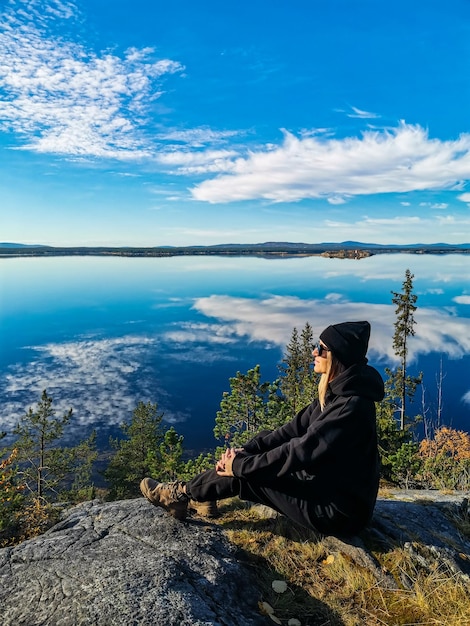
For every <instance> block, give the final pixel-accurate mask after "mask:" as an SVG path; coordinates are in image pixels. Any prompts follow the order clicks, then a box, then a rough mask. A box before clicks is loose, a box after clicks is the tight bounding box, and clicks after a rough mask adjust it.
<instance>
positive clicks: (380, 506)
mask: <svg viewBox="0 0 470 626" xmlns="http://www.w3.org/2000/svg"><path fill="white" fill-rule="evenodd" d="M468 496H469V494H461V493H459V494H450V495H449V494H448V495H444V494H441V493H438V492H423V491H418V492H405V491H396V492H392V491H391V492H389V493H388V497H387V498H384V497H383V498H381V499H379V501H378V503H377V507H376V511H375V514H374V518H373V520H372V523H371V525H370V527H369V528H368V529H367V530H366V531H364V532H363V533H361V535H360V536H358V537H354V538H352V539H343V540H340V539H338V538H334V537H323V538H319V540H320V539H321V541H323V542H324V543H325V544H326V546H327V548H328V550H329V551H330V552H331V553H335V552H340V553H343V554H347V555H348V556H349V558H350V559H352V560H353V561H354V562H355V563H356V564H357V566H358V567H361V568H364V567H365V568H367V569H369V570H370V571H372V572H373V573H374V576H375V578H376V580H377V581H378V582H379V584H380V585H383V586H387V587H389V588H398V587H405V588H406V587H407V586H409V587H410V588H411V586H412V583H413V581H411V580H408V579H407V578H406V575H405V574H403V575H402V578H401V579H400V580H397V579H396V578H394V577H392V575H391V574H389V573H387V572H385V571H384V570H383V568H382V567H381V566H380V564H379V562H378V560H377V558H376V557H377V553H378V552H380V551H382V552H387V551H389V550H393V549H395V548H396V547H397V546H399V547H402V548H404V549H405V550H406V551H407V552H408V553H409V555H410V556H411V558H412V559H413V561H414V562H415V563H416V567H417V568H419V569H421V570H422V569H428V570H429V571H433V569H434V571H435V568H436V566H438V567H439V568H440V570H441V571H444V570H447V571H449V572H451V573H452V574H453V575H454V576H458V577H461V578H462V579H463V580H465V581H467V582H469V581H470V540H469V535H468V530H469V528H470V511H469V507H468V502H469V500H468ZM267 511H268V512H266V511H264V512H263V511H262V512H261V514H269V511H270V510H269V509H267ZM259 599H260V591H259V589H258V588H257V581H256V579H255V577H254V574H253V572H252V571H251V569H250V567H249V566H248V564H246V563H245V562H244V561H243V555H242V554H241V553H239V552H237V550H236V549H235V548H234V547H233V546H231V544H230V543H229V542H228V541H227V539H226V537H225V535H224V532H223V530H222V528H221V527H220V526H218V525H217V524H212V523H205V522H204V521H202V520H197V519H191V520H189V521H188V522H185V523H181V522H178V521H176V520H174V519H173V518H172V517H170V516H169V515H167V514H166V513H164V512H163V511H162V510H160V509H155V508H154V507H152V506H151V505H149V504H148V503H147V502H146V501H145V500H143V499H138V500H125V501H121V502H112V503H100V502H88V503H84V504H82V505H79V506H77V507H75V508H73V509H71V510H70V511H69V512H68V513H67V516H66V518H65V519H64V520H63V521H62V522H61V523H59V524H57V525H56V526H54V527H53V528H52V529H50V530H49V531H48V532H47V533H45V534H44V535H42V536H40V537H36V538H35V539H32V540H29V541H26V542H24V543H22V544H20V545H18V546H15V547H12V548H3V549H2V550H0V616H1V623H2V626H18V625H23V626H39V625H47V626H72V625H73V626H80V625H88V624H96V625H99V626H108V625H109V626H111V625H116V626H132V625H135V626H147V625H152V626H173V625H174V626H185V625H187V626H238V625H240V626H242V625H243V626H257V625H258V624H259V625H261V624H266V623H267V622H268V623H272V622H271V621H270V620H269V618H267V617H263V616H262V615H260V614H259V612H258V605H257V603H258V600H259Z"/></svg>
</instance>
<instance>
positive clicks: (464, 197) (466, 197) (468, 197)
mask: <svg viewBox="0 0 470 626" xmlns="http://www.w3.org/2000/svg"><path fill="white" fill-rule="evenodd" d="M457 199H458V200H461V201H462V202H467V203H470V193H468V192H467V193H461V194H460V196H457Z"/></svg>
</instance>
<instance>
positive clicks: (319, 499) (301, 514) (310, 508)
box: [186, 469, 362, 535]
mask: <svg viewBox="0 0 470 626" xmlns="http://www.w3.org/2000/svg"><path fill="white" fill-rule="evenodd" d="M186 492H187V494H188V495H189V497H190V498H192V499H193V500H197V501H198V502H205V501H215V500H223V499H224V498H230V497H233V496H239V497H240V498H241V499H242V500H250V501H251V502H256V503H259V504H266V505H268V506H270V507H271V508H273V509H275V510H276V511H278V512H279V513H283V514H284V515H286V516H287V517H289V518H290V519H292V520H293V521H294V522H297V523H298V524H301V525H302V526H306V527H307V528H311V529H314V530H317V531H320V532H322V533H324V534H332V535H334V534H340V535H344V534H354V533H355V532H357V530H359V529H360V528H359V526H362V524H360V525H359V526H358V523H357V520H356V521H355V520H352V519H351V518H349V517H347V516H346V515H344V514H343V513H341V512H340V511H339V510H338V508H337V506H336V505H335V504H334V503H333V502H332V501H331V497H329V496H328V495H327V493H325V492H324V490H323V489H321V488H320V485H319V484H317V482H316V481H314V480H302V479H299V478H298V477H296V476H295V475H290V476H286V477H283V478H276V480H275V481H273V482H270V483H264V484H257V483H256V482H255V481H253V480H250V481H248V480H245V479H243V478H236V477H234V476H230V477H227V476H219V475H218V474H217V472H216V471H215V470H213V469H212V470H207V471H206V472H202V473H201V474H198V476H196V477H195V478H193V479H191V480H190V481H189V482H188V483H186Z"/></svg>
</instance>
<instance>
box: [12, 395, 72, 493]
mask: <svg viewBox="0 0 470 626" xmlns="http://www.w3.org/2000/svg"><path fill="white" fill-rule="evenodd" d="M52 403H53V400H52V397H50V396H48V395H47V390H46V389H45V390H44V391H43V392H42V395H41V400H40V401H39V403H38V405H37V408H36V410H35V411H34V410H33V409H32V408H30V409H29V410H28V412H27V413H26V414H25V415H24V416H23V417H22V418H20V421H19V423H18V424H17V426H16V427H15V429H14V430H13V434H15V435H17V436H18V439H17V440H16V441H15V448H17V449H18V463H19V467H20V471H19V475H20V476H21V480H22V481H23V482H24V483H25V485H26V489H27V490H28V491H29V492H30V493H31V494H32V495H33V497H34V498H35V499H37V500H38V501H39V502H42V501H46V500H47V499H54V497H55V496H56V495H57V493H58V490H59V487H60V486H61V485H62V484H63V482H64V480H65V479H66V477H67V475H68V474H69V473H70V464H69V459H70V454H69V452H67V451H66V450H65V449H64V448H61V447H58V445H57V444H58V442H59V441H60V439H61V438H62V436H63V433H64V428H65V426H66V425H67V424H68V423H69V422H70V419H71V417H72V409H70V410H69V411H68V412H67V413H64V415H63V416H62V417H56V416H55V411H54V409H53V407H52Z"/></svg>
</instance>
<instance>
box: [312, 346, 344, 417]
mask: <svg viewBox="0 0 470 626" xmlns="http://www.w3.org/2000/svg"><path fill="white" fill-rule="evenodd" d="M345 369H346V367H345V366H344V365H343V364H342V363H341V361H338V359H337V358H336V357H335V355H334V354H333V352H332V351H331V350H329V351H328V352H327V353H326V372H325V373H324V374H322V375H321V378H320V382H319V383H318V399H319V401H320V407H321V410H322V411H323V409H324V408H325V402H326V392H327V391H328V385H329V384H330V382H331V381H332V380H333V378H335V377H336V376H338V374H341V372H344V370H345Z"/></svg>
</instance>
